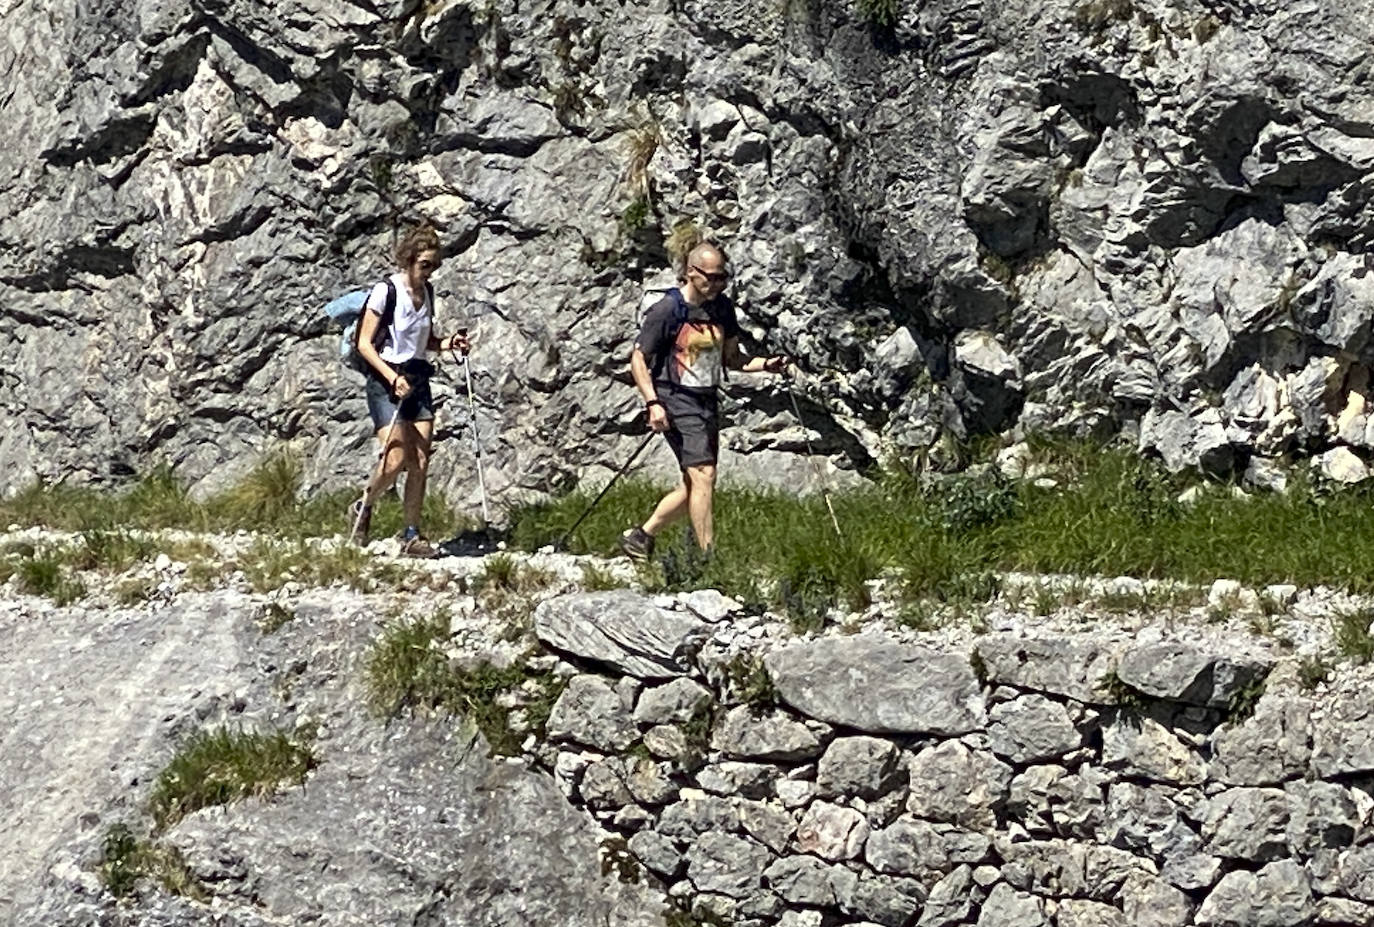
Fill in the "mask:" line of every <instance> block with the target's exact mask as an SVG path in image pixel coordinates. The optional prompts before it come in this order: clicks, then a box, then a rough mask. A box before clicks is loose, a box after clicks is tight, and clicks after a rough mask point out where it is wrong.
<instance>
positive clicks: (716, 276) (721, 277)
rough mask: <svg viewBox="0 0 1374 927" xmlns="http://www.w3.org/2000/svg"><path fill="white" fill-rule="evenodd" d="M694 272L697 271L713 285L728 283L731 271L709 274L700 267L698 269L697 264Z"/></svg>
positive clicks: (693, 267) (693, 266)
mask: <svg viewBox="0 0 1374 927" xmlns="http://www.w3.org/2000/svg"><path fill="white" fill-rule="evenodd" d="M692 270H694V271H696V272H697V273H699V274H701V275H702V276H703V277H705V278H706V279H707V280H708V281H710V282H711V283H724V282H725V281H727V280H729V279H730V271H728V270H721V271H717V272H715V273H713V274H708V273H707V272H706V271H704V270H702V269H701V268H700V267H698V266H697V265H695V264H693V265H692Z"/></svg>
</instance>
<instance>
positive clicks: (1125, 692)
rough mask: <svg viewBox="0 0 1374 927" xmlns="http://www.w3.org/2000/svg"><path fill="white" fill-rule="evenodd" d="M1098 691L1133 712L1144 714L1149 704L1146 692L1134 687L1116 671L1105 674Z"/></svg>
mask: <svg viewBox="0 0 1374 927" xmlns="http://www.w3.org/2000/svg"><path fill="white" fill-rule="evenodd" d="M1097 688H1098V691H1100V692H1102V693H1103V694H1104V695H1106V696H1107V699H1108V701H1110V702H1111V703H1112V704H1114V705H1118V706H1120V707H1121V709H1122V710H1123V711H1126V712H1129V713H1131V714H1136V715H1139V714H1143V713H1144V712H1145V708H1146V705H1147V701H1146V697H1145V694H1144V693H1142V692H1141V691H1140V690H1139V689H1136V688H1135V687H1133V686H1132V685H1131V684H1130V683H1128V682H1126V681H1125V680H1124V679H1122V678H1121V677H1120V676H1118V675H1117V674H1116V673H1115V672H1111V673H1108V674H1107V675H1105V676H1103V677H1102V679H1101V680H1099V681H1098V684H1097Z"/></svg>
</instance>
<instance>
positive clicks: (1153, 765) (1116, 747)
mask: <svg viewBox="0 0 1374 927" xmlns="http://www.w3.org/2000/svg"><path fill="white" fill-rule="evenodd" d="M1102 762H1103V764H1104V765H1105V766H1107V767H1108V768H1109V769H1115V770H1120V771H1122V772H1124V773H1126V774H1128V775H1131V776H1139V777H1142V778H1145V779H1149V780H1151V781H1154V782H1162V783H1165V784H1168V785H1199V784H1201V783H1202V782H1203V781H1204V780H1205V779H1206V778H1207V763H1206V762H1205V761H1204V760H1203V759H1202V757H1201V756H1200V755H1199V754H1198V753H1197V752H1196V751H1194V750H1193V749H1192V748H1190V747H1189V746H1187V745H1186V744H1184V743H1183V742H1182V741H1181V740H1179V739H1178V737H1176V736H1174V734H1173V733H1171V732H1170V730H1169V729H1168V728H1166V727H1165V726H1164V725H1162V724H1160V723H1159V722H1158V721H1156V720H1154V719H1153V718H1136V717H1132V716H1129V715H1125V714H1122V715H1119V716H1118V717H1117V718H1116V719H1115V720H1113V721H1112V723H1111V724H1109V725H1107V726H1106V727H1105V728H1104V729H1103V731H1102Z"/></svg>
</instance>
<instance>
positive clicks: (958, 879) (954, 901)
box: [916, 865, 973, 927]
mask: <svg viewBox="0 0 1374 927" xmlns="http://www.w3.org/2000/svg"><path fill="white" fill-rule="evenodd" d="M972 888H973V870H972V869H971V868H970V867H969V866H967V865H961V866H957V867H956V868H954V869H953V870H951V871H950V872H949V873H948V874H946V875H945V876H944V877H943V878H942V879H940V881H938V882H936V883H935V885H934V887H933V888H931V890H930V894H929V895H928V896H926V901H925V905H924V906H923V907H922V909H921V919H920V920H919V921H917V922H916V927H953V925H955V924H958V923H960V922H962V921H964V919H965V918H967V917H968V916H969V914H970V913H971V912H972V910H973V904H972V901H973V899H972V891H971V889H972Z"/></svg>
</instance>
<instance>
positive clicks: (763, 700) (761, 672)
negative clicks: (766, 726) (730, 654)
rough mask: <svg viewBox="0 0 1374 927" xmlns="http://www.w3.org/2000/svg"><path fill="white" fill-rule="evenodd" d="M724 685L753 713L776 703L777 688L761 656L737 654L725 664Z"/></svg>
mask: <svg viewBox="0 0 1374 927" xmlns="http://www.w3.org/2000/svg"><path fill="white" fill-rule="evenodd" d="M725 685H726V690H727V691H729V692H730V693H731V694H732V695H733V696H734V697H735V698H736V699H738V700H739V701H740V702H741V703H742V704H745V705H748V706H749V707H750V709H751V710H752V711H753V712H754V713H755V714H761V713H762V712H764V711H767V710H768V709H770V708H776V707H777V705H778V699H779V696H778V690H777V687H776V686H775V685H773V678H772V677H771V676H769V675H768V669H767V667H765V666H764V664H763V658H762V657H760V656H757V655H751V654H744V653H741V654H737V655H736V656H735V657H734V658H732V659H731V660H730V662H728V663H726V664H725Z"/></svg>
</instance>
